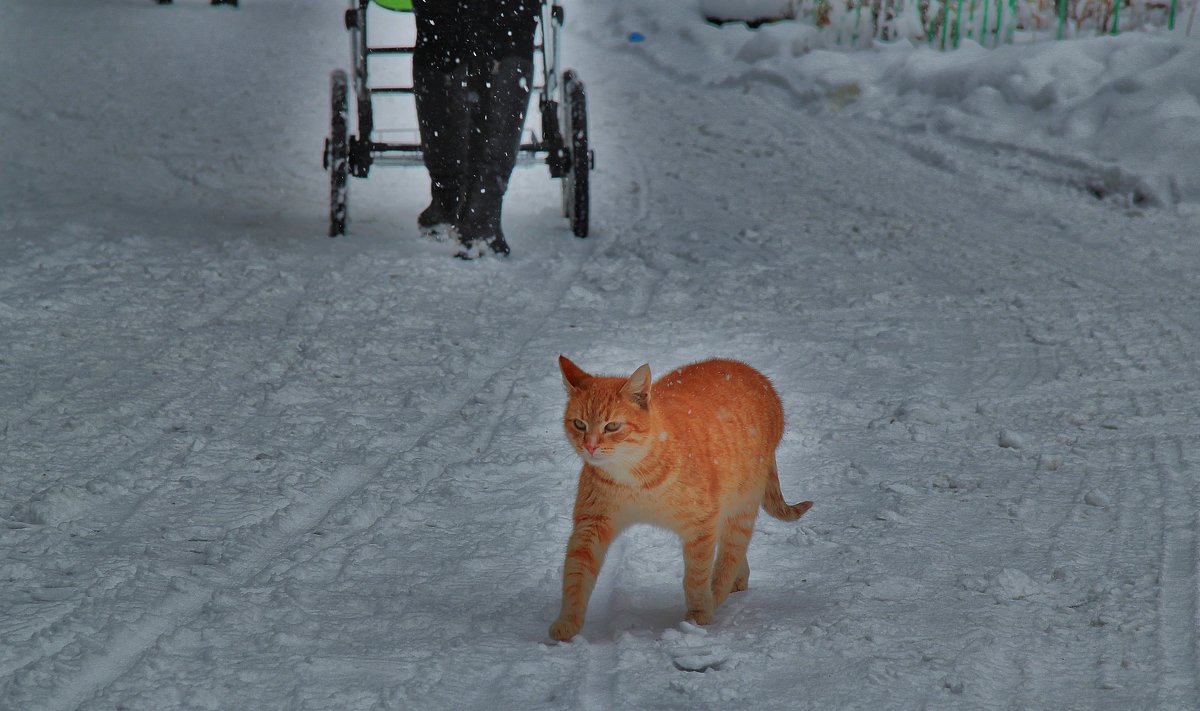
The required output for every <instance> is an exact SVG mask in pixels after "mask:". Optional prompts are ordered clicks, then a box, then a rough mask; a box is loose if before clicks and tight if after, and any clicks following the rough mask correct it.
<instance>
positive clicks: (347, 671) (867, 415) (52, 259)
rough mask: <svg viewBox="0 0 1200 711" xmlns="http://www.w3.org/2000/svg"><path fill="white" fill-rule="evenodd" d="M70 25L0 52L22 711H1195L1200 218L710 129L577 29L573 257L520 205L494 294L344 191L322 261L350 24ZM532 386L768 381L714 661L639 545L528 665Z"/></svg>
mask: <svg viewBox="0 0 1200 711" xmlns="http://www.w3.org/2000/svg"><path fill="white" fill-rule="evenodd" d="M75 5H76V3H70V2H67V0H18V1H17V2H12V3H6V4H5V6H4V7H3V8H0V47H4V50H3V54H0V62H2V64H0V95H2V96H4V97H5V101H3V102H2V105H0V136H2V137H3V141H4V145H3V152H4V162H3V164H2V165H0V171H3V180H0V191H2V192H0V241H2V243H3V244H4V245H5V249H4V250H2V251H0V334H2V338H0V403H2V407H0V708H3V709H14V710H17V709H21V710H25V709H29V710H37V711H42V710H45V711H57V710H59V709H76V708H80V709H231V708H244V709H334V708H336V709H347V710H356V709H364V710H365V709H497V708H505V709H507V708H513V709H517V708H520V709H532V708H545V709H560V708H561V709H575V708H580V709H615V708H630V709H633V708H700V707H708V706H716V705H721V706H723V707H729V708H811V709H835V708H836V709H841V708H864V709H877V708H921V707H929V708H1005V709H1007V708H1080V709H1085V708H1086V709H1094V708H1142V707H1147V706H1150V707H1155V708H1164V709H1182V708H1189V707H1193V706H1194V704H1195V700H1196V699H1197V698H1200V671H1198V653H1197V638H1198V632H1197V628H1198V625H1200V616H1198V603H1197V597H1198V585H1200V583H1198V581H1200V576H1198V571H1197V563H1198V556H1200V552H1198V546H1197V510H1198V508H1197V506H1198V504H1200V491H1198V485H1197V479H1196V474H1197V462H1198V461H1200V434H1198V432H1200V430H1198V429H1197V426H1196V423H1197V421H1200V404H1198V403H1200V398H1198V394H1200V393H1198V390H1200V372H1198V371H1200V367H1198V365H1197V354H1200V289H1198V288H1197V287H1198V281H1200V280H1198V278H1197V274H1200V242H1198V241H1197V234H1200V229H1198V227H1200V225H1198V219H1197V216H1196V213H1195V211H1194V210H1188V209H1169V208H1162V209H1148V210H1142V209H1126V208H1125V207H1122V206H1121V205H1119V204H1116V203H1114V202H1102V201H1097V200H1096V199H1094V198H1093V197H1092V196H1091V195H1089V194H1088V192H1087V191H1086V190H1084V189H1082V188H1080V187H1079V185H1078V184H1077V182H1078V181H1075V180H1073V179H1072V177H1071V176H1070V175H1069V169H1066V168H1063V167H1062V166H1061V165H1059V164H1058V163H1056V162H1055V160H1054V157H1053V156H1044V155H1041V154H1033V153H1028V154H1026V153H1020V152H1017V153H1013V152H1007V151H1001V150H996V149H994V148H992V147H989V146H988V145H986V144H981V143H972V144H970V145H967V144H962V143H954V142H950V141H946V140H941V139H937V138H936V137H934V136H930V135H925V134H917V133H911V132H904V131H900V130H897V129H894V128H889V126H888V125H887V124H886V123H882V122H874V121H868V120H865V119H855V118H847V117H845V116H842V115H840V114H839V113H838V112H837V111H836V110H835V109H834V108H831V106H832V105H833V104H836V102H833V101H830V102H829V105H826V104H825V102H821V105H810V104H806V103H804V102H800V101H798V100H796V99H795V98H794V97H793V96H792V95H790V94H787V93H785V92H784V91H783V90H782V89H781V88H779V87H772V86H770V85H766V84H762V83H756V82H754V81H753V80H752V79H750V78H748V79H747V81H746V82H744V83H736V84H731V85H730V86H727V87H723V88H716V89H714V88H703V89H702V88H698V87H696V86H694V85H691V84H689V83H688V82H687V81H686V80H681V79H680V78H679V77H678V76H676V75H674V74H673V73H672V72H671V71H669V70H668V69H667V68H664V67H662V66H659V65H658V64H656V63H655V62H653V61H650V60H649V59H648V58H647V57H648V55H646V54H643V53H640V52H638V51H636V48H632V47H630V48H622V46H621V44H620V39H621V38H620V37H619V36H618V34H617V33H615V32H613V31H611V30H610V29H608V28H609V23H610V22H611V21H612V19H613V18H614V17H615V16H616V15H617V14H618V13H619V12H620V8H621V7H622V6H623V5H622V3H616V2H603V3H596V4H595V6H594V7H586V8H585V7H576V6H574V5H572V7H571V13H570V18H569V28H570V32H569V33H568V35H567V39H568V42H569V51H568V55H569V62H568V63H569V64H570V65H572V66H575V67H577V68H578V69H579V70H580V72H581V74H582V75H583V77H584V79H585V80H586V81H587V85H588V89H589V98H590V108H591V133H592V139H593V143H594V145H595V148H596V151H597V154H598V170H597V172H596V173H595V174H594V183H595V184H594V202H595V205H594V215H595V218H594V236H593V237H592V238H589V239H588V240H576V239H574V238H572V237H570V236H569V232H568V230H567V228H566V225H565V223H564V222H563V221H562V220H561V218H559V217H558V195H557V189H558V187H557V184H555V183H553V182H551V181H550V180H549V179H548V177H547V176H546V173H545V171H544V170H543V169H540V168H537V169H531V170H527V171H523V172H521V173H519V174H518V175H517V176H516V178H515V179H514V183H513V187H512V189H511V193H510V197H509V200H508V203H507V205H508V207H507V214H506V225H507V229H508V231H509V234H510V241H511V242H512V246H513V250H514V254H513V257H512V258H511V259H509V260H503V261H502V260H496V259H490V260H483V261H480V262H477V263H462V262H458V261H456V260H453V259H451V258H450V257H449V250H448V249H447V248H446V247H445V246H439V245H431V244H428V243H424V242H421V241H420V240H419V239H418V237H417V236H416V234H415V229H414V219H413V218H414V216H415V214H416V211H417V210H418V209H419V208H420V207H421V203H422V200H423V198H424V196H425V194H426V187H427V184H426V179H425V177H424V176H423V175H422V174H421V173H420V172H419V171H408V172H405V171H391V172H389V171H386V170H380V171H378V172H376V173H375V174H373V176H372V178H371V179H370V180H367V181H355V182H354V184H353V186H352V191H353V192H352V201H353V202H352V208H351V209H352V220H353V222H352V226H351V235H350V236H348V237H347V238H345V239H338V240H329V239H326V238H324V237H323V236H322V235H323V233H324V227H325V225H324V219H325V209H326V203H325V199H326V192H327V190H326V182H325V180H326V178H325V175H324V174H323V173H321V172H320V171H319V164H318V160H317V158H318V153H319V149H320V144H321V140H322V139H323V137H324V134H325V131H326V123H327V121H328V106H327V102H328V96H327V94H326V78H327V75H328V72H329V70H330V69H332V68H334V67H338V66H343V65H344V64H345V63H346V61H347V60H346V56H345V55H346V51H345V42H344V36H343V34H342V32H341V31H340V29H339V28H340V27H341V25H340V22H341V19H340V16H341V10H342V8H341V6H340V3H326V2H315V1H313V2H303V3H298V2H294V1H288V2H285V1H284V0H257V1H251V0H247V1H246V2H244V3H243V4H242V5H243V6H242V7H241V8H240V9H239V10H237V11H234V10H231V9H226V8H211V7H209V6H208V5H207V3H206V2H200V0H196V2H192V3H189V2H185V0H178V2H176V3H175V5H174V6H173V7H171V8H159V7H157V6H154V5H153V4H151V3H148V2H145V3H143V2H140V0H139V1H138V2H134V1H133V0H128V1H118V0H112V1H111V2H103V3H88V4H87V6H86V7H76V6H75ZM649 6H650V7H652V5H649ZM45 46H50V47H53V48H54V51H53V52H49V53H47V52H46V51H45V50H44V49H43V48H44V47H45ZM559 353H566V354H568V355H569V356H571V357H572V358H573V359H575V360H576V361H577V362H579V363H580V364H581V365H583V366H584V367H587V368H589V369H594V370H597V371H601V372H610V373H624V372H632V370H633V369H634V368H635V367H636V366H637V365H639V364H641V363H643V362H647V361H648V362H649V363H650V365H651V367H652V369H654V371H655V372H656V373H658V374H662V373H664V372H666V371H667V370H668V369H670V368H672V367H674V366H676V365H679V364H682V363H685V362H688V361H691V360H696V359H699V358H703V357H709V356H717V355H720V356H730V357H736V358H740V359H743V360H745V361H747V362H749V363H751V364H753V365H755V366H757V367H759V368H760V369H762V370H763V371H765V372H766V373H768V374H769V375H770V376H771V377H772V378H773V379H774V381H775V383H776V385H777V388H778V390H779V391H780V393H781V394H782V396H783V398H784V402H785V407H786V410H787V412H788V415H789V422H790V426H789V431H788V434H787V436H786V438H785V441H784V444H783V446H782V448H781V451H780V463H781V469H782V481H783V489H784V492H785V495H786V496H787V497H788V499H789V500H799V499H801V498H811V499H813V500H814V501H815V502H816V505H815V507H814V508H813V510H812V511H811V512H810V513H809V514H807V515H806V517H805V518H804V519H802V521H801V522H799V523H796V524H784V523H781V522H778V521H774V520H772V519H769V518H767V517H765V516H764V517H762V518H760V521H759V524H758V528H757V533H756V536H755V539H754V541H753V543H752V545H751V552H750V562H751V569H752V573H751V583H750V584H751V587H750V590H749V591H747V592H745V593H740V594H737V595H734V596H733V597H732V598H731V599H730V600H729V601H728V602H727V603H726V604H725V606H723V607H722V608H721V609H720V610H719V611H718V621H717V623H716V624H714V625H713V626H711V627H708V628H697V627H693V626H691V625H687V624H681V623H680V622H679V619H680V618H681V616H682V592H681V588H680V584H681V576H682V561H681V556H680V552H679V547H678V544H677V542H676V541H675V540H674V539H673V538H672V537H671V536H670V535H668V534H666V533H662V532H659V531H655V530H652V529H634V530H633V531H631V532H629V533H628V534H627V535H626V536H624V537H623V538H621V539H619V541H618V543H617V545H615V546H614V548H613V549H612V551H611V553H610V556H609V559H608V561H607V563H606V565H605V568H604V571H603V574H602V575H601V579H600V581H599V584H598V586H597V591H596V594H595V596H594V598H593V600H592V604H591V607H590V616H589V619H588V623H587V625H586V626H585V627H584V630H583V633H582V637H581V638H577V639H576V640H575V641H574V642H572V643H571V644H564V645H559V644H553V643H551V642H550V641H549V639H548V637H547V636H546V627H547V625H548V624H549V622H550V621H551V620H552V619H553V618H554V616H555V614H556V612H557V605H558V595H559V573H560V565H561V557H562V553H563V548H564V545H565V541H566V536H567V534H568V531H569V525H570V521H569V513H570V507H571V502H572V496H573V493H574V479H575V476H576V472H577V470H578V464H577V461H576V459H575V458H574V456H573V454H572V453H571V452H570V450H569V448H568V446H567V444H566V442H565V441H564V438H563V436H562V434H561V431H560V425H559V416H560V412H561V406H562V402H563V393H562V389H561V384H560V378H559V375H558V371H557V368H556V364H555V357H556V356H557V355H558V354H559ZM801 524H803V525H801Z"/></svg>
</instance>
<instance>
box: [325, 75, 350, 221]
mask: <svg viewBox="0 0 1200 711" xmlns="http://www.w3.org/2000/svg"><path fill="white" fill-rule="evenodd" d="M348 85H349V82H348V81H347V79H346V72H344V71H342V70H341V69H335V70H334V71H333V74H332V75H330V77H329V86H330V95H331V101H330V131H329V138H327V139H325V168H326V169H328V170H329V236H330V237H337V236H338V235H344V234H346V217H347V212H348V206H347V198H348V197H349V192H350V186H349V185H348V184H347V182H346V177H347V175H348V174H349V172H350V164H349V156H350V148H349V141H348V139H347V137H346V120H347V113H348V109H349V106H348V104H347V102H346V91H347V87H348Z"/></svg>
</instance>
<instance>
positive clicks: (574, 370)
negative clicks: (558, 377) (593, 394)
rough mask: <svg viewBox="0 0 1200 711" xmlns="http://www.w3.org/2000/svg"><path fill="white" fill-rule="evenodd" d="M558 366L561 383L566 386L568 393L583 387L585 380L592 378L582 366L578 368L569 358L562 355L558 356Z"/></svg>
mask: <svg viewBox="0 0 1200 711" xmlns="http://www.w3.org/2000/svg"><path fill="white" fill-rule="evenodd" d="M558 367H559V369H561V370H562V376H563V385H564V386H565V387H566V388H567V392H568V393H573V392H575V391H576V390H578V389H579V388H581V387H583V384H584V383H585V382H587V381H588V380H591V378H592V376H591V375H589V374H588V373H586V372H585V371H584V370H583V368H580V367H579V366H577V365H575V364H574V363H572V362H571V361H570V359H569V358H567V357H566V356H564V355H560V356H559V357H558Z"/></svg>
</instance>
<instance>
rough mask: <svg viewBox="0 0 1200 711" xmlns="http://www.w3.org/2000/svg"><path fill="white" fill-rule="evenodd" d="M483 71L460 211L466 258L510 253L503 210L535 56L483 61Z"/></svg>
mask: <svg viewBox="0 0 1200 711" xmlns="http://www.w3.org/2000/svg"><path fill="white" fill-rule="evenodd" d="M482 63H483V67H482V69H483V71H479V72H476V73H475V75H474V76H473V77H472V79H473V83H474V85H473V88H474V89H475V91H474V92H473V94H475V95H476V96H473V97H472V98H477V100H476V101H475V102H474V103H472V104H471V124H470V125H471V130H470V135H469V140H468V143H469V151H470V163H469V168H468V170H467V176H466V184H465V192H464V194H463V203H462V206H461V208H460V209H459V213H458V223H457V225H458V239H459V242H461V243H462V245H463V250H462V251H461V252H460V253H459V255H458V256H460V257H462V258H464V259H470V258H472V257H476V256H479V255H480V254H482V253H483V249H484V248H485V247H486V248H487V249H490V250H491V251H492V253H494V254H498V255H502V256H508V253H509V249H508V242H506V241H505V239H504V231H503V230H502V229H501V228H500V208H501V203H502V202H503V200H504V191H505V190H506V189H507V188H508V178H509V176H510V175H512V170H513V166H514V165H516V162H517V151H518V149H519V148H520V144H521V129H522V127H523V126H524V125H525V111H526V109H528V108H529V87H530V83H531V82H532V80H533V60H532V59H529V58H525V57H505V58H503V59H498V60H497V59H485V60H483V62H482Z"/></svg>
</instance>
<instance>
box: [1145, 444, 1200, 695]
mask: <svg viewBox="0 0 1200 711" xmlns="http://www.w3.org/2000/svg"><path fill="white" fill-rule="evenodd" d="M1183 447H1184V445H1183V442H1182V441H1180V439H1179V438H1174V437H1173V438H1170V439H1168V440H1166V441H1164V442H1160V443H1159V446H1158V447H1157V451H1156V452H1155V453H1154V461H1155V465H1156V469H1157V473H1158V485H1159V492H1160V496H1161V497H1162V502H1163V503H1162V521H1163V527H1162V543H1161V546H1162V550H1161V562H1160V564H1159V584H1160V590H1159V598H1158V634H1159V646H1160V654H1161V657H1162V658H1161V662H1160V664H1159V665H1158V677H1159V682H1158V684H1156V686H1157V687H1158V690H1159V694H1158V706H1159V708H1185V707H1187V706H1188V705H1189V704H1191V703H1194V702H1195V701H1196V699H1197V698H1200V667H1198V666H1197V663H1198V660H1200V652H1198V651H1197V649H1196V645H1197V637H1196V635H1197V630H1200V600H1198V599H1197V597H1198V596H1200V545H1197V540H1196V539H1197V535H1198V531H1200V513H1198V512H1200V508H1197V507H1198V506H1200V499H1198V497H1197V494H1196V479H1195V477H1194V476H1191V475H1190V474H1189V472H1190V471H1193V470H1192V469H1191V468H1190V467H1189V466H1188V463H1187V462H1186V461H1185V459H1184V455H1183Z"/></svg>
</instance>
